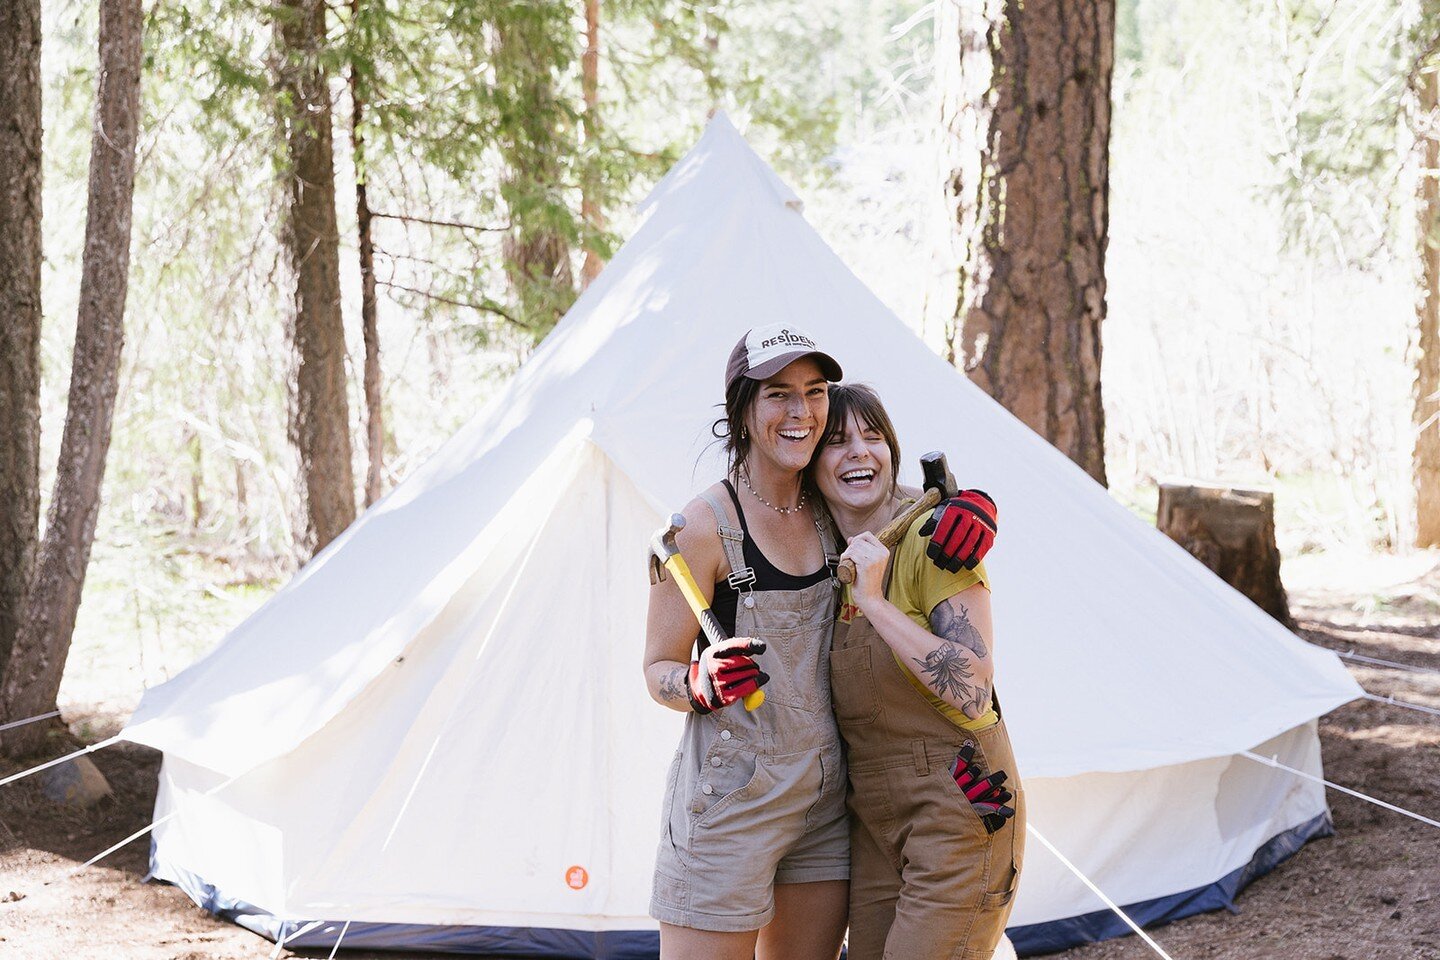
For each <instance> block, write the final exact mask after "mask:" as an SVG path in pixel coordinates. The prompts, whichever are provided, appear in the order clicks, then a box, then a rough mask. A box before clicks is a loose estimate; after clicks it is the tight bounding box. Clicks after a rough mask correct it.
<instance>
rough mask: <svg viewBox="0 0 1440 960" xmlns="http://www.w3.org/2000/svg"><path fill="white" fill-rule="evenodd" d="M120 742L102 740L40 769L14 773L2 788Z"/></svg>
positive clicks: (118, 740)
mask: <svg viewBox="0 0 1440 960" xmlns="http://www.w3.org/2000/svg"><path fill="white" fill-rule="evenodd" d="M119 742H120V738H119V737H118V736H117V737H111V738H110V739H109V740H101V741H100V742H99V743H92V744H90V746H88V747H86V748H85V749H83V750H76V751H75V752H74V753H67V754H65V756H63V757H56V758H55V759H54V760H49V761H46V762H45V763H42V764H40V765H39V766H38V767H31V768H30V769H29V770H21V771H20V772H19V773H12V774H10V776H8V777H6V778H5V779H4V780H0V787H3V786H5V784H7V783H14V782H15V781H16V780H23V779H25V778H26V777H28V776H30V775H31V774H32V773H39V772H40V771H41V770H49V769H50V768H51V767H55V766H59V765H60V764H62V763H64V762H65V761H66V760H74V759H75V758H76V757H83V756H84V755H85V754H87V753H94V752H95V751H96V750H99V749H101V748H103V747H108V746H110V744H112V743H119Z"/></svg>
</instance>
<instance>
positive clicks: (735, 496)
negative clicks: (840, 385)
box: [645, 324, 850, 960]
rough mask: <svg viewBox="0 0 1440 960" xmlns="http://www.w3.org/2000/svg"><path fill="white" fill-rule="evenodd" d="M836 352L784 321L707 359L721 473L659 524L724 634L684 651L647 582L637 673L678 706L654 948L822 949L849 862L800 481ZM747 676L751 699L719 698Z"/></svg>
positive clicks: (669, 602) (827, 956) (817, 581)
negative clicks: (719, 372) (717, 383)
mask: <svg viewBox="0 0 1440 960" xmlns="http://www.w3.org/2000/svg"><path fill="white" fill-rule="evenodd" d="M842 376H843V374H842V371H841V368H840V365H839V364H838V363H837V362H836V361H835V359H834V358H833V357H831V356H830V355H829V354H828V353H826V352H824V351H823V350H821V349H820V348H819V346H818V345H817V344H816V342H815V340H814V338H813V337H811V336H810V335H808V334H807V333H805V332H804V331H803V330H801V329H799V328H798V327H796V326H794V325H790V324H775V325H771V326H767V327H759V328H755V329H752V330H750V331H748V332H747V333H746V334H745V336H743V337H742V338H741V339H740V341H739V342H738V343H737V344H736V345H735V348H734V350H732V351H731V354H730V359H729V362H728V364H727V365H726V371H725V416H724V417H723V418H721V419H720V420H718V421H717V422H716V425H715V426H716V435H717V437H719V438H720V439H721V440H722V441H723V442H724V444H725V449H726V452H727V454H728V459H729V469H728V471H727V475H726V477H725V478H724V479H723V480H722V481H720V482H719V483H716V484H713V485H712V486H710V487H709V488H708V489H706V490H705V491H703V492H702V493H701V494H700V495H699V496H697V497H696V498H695V499H694V500H692V501H691V502H690V503H689V504H687V505H686V507H685V509H684V511H683V513H684V516H685V519H686V526H685V528H684V529H683V530H682V531H680V533H679V534H678V536H677V544H678V546H679V548H680V552H681V553H682V555H683V556H684V557H685V559H686V561H687V563H688V565H689V567H690V570H691V572H692V573H693V574H694V575H695V579H696V581H697V582H698V583H699V585H700V588H701V590H702V591H704V592H707V594H708V595H707V599H708V600H709V601H710V605H711V609H712V610H713V611H714V613H715V615H716V617H717V618H718V619H719V620H720V622H721V625H722V626H723V627H724V629H725V631H726V634H727V635H728V636H730V637H732V638H733V639H731V640H729V641H727V642H725V643H723V644H717V645H708V644H707V643H706V642H705V641H704V639H703V637H702V638H701V639H700V640H699V653H698V655H696V656H692V650H693V649H695V648H696V645H697V639H696V633H697V623H696V619H695V616H694V614H693V613H692V612H691V610H690V608H689V606H688V605H687V603H686V601H685V599H684V597H683V596H682V594H681V592H680V591H679V589H677V588H676V587H674V586H671V585H670V584H668V583H665V582H662V583H659V584H656V585H655V586H653V587H652V588H651V591H650V604H649V618H648V622H647V627H646V640H645V679H646V684H647V686H648V688H649V691H650V695H651V696H652V697H653V698H654V699H655V700H656V701H657V702H659V703H660V704H662V705H664V706H667V707H669V708H671V709H673V710H676V711H680V712H684V713H686V715H687V716H686V722H685V732H684V735H683V737H682V739H681V743H680V747H679V750H678V751H677V752H676V756H675V759H674V761H673V763H672V764H671V768H670V774H669V778H668V781H667V785H666V793H665V802H664V813H663V816H662V830H661V839H660V845H659V850H658V852H657V856H656V867H655V878H654V889H653V893H652V897H651V901H650V914H651V916H653V917H655V919H657V920H658V921H660V955H661V957H662V958H663V960H670V958H681V957H683V958H686V960H708V958H715V960H730V958H734V960H750V958H752V957H759V958H760V960H770V958H779V957H784V958H787V960H833V958H835V957H836V956H838V954H839V951H840V944H841V941H842V939H843V937H844V932H845V925H846V910H847V899H848V883H847V878H848V877H849V873H850V849H849V848H850V839H849V828H848V824H847V818H846V811H845V789H846V774H845V766H844V759H843V755H842V752H841V746H840V737H839V733H838V730H837V728H836V722H835V715H834V713H833V711H832V709H831V702H830V684H829V663H828V658H829V653H830V636H831V631H832V628H833V626H834V620H835V610H836V600H837V581H836V580H835V578H834V568H835V564H836V563H837V562H838V554H839V549H838V544H837V543H836V541H835V537H834V533H833V525H832V524H831V522H830V521H829V518H828V516H827V515H826V513H825V511H824V506H823V504H821V503H820V502H819V497H818V496H816V495H815V494H814V493H812V492H808V491H807V489H806V486H805V484H804V482H803V478H804V472H805V469H806V467H807V466H808V464H809V463H810V461H811V459H812V457H813V456H814V454H815V452H816V450H817V448H818V446H819V443H820V438H821V435H822V433H823V432H824V430H825V425H826V420H827V416H828V412H829V384H830V383H832V382H835V381H838V380H840V379H841V377H842ZM762 686H763V687H764V688H765V694H766V697H765V701H764V703H763V705H761V706H760V707H758V708H757V709H755V710H754V711H748V710H746V709H745V708H744V707H743V706H737V705H736V704H737V702H739V701H741V700H743V699H744V698H745V697H746V696H747V695H749V694H751V693H754V692H755V691H756V690H758V689H759V688H760V687H762Z"/></svg>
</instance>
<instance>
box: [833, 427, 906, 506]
mask: <svg viewBox="0 0 1440 960" xmlns="http://www.w3.org/2000/svg"><path fill="white" fill-rule="evenodd" d="M814 478H815V485H816V486H817V487H819V488H820V493H821V495H822V496H824V497H825V500H826V502H828V503H829V504H830V505H831V506H832V508H841V509H845V510H849V511H852V512H853V513H855V514H857V515H865V514H868V513H870V512H871V511H873V510H875V508H876V507H878V506H879V505H880V504H881V503H882V502H883V501H885V500H888V499H889V498H890V495H891V494H892V493H893V492H894V490H895V472H894V462H893V459H892V456H891V453H890V443H889V442H888V441H887V439H886V437H885V434H884V432H883V431H882V430H880V429H879V428H878V427H875V426H872V425H870V424H868V423H866V422H865V421H864V420H863V419H861V417H860V415H859V413H858V412H857V411H855V410H853V409H852V410H850V411H849V412H848V413H846V414H845V417H844V419H843V420H842V421H841V422H840V423H839V424H838V426H837V428H836V429H835V430H834V431H832V432H831V433H830V435H829V436H828V437H827V438H826V441H825V445H824V446H823V447H821V448H820V453H819V455H818V456H817V457H816V460H815V467H814Z"/></svg>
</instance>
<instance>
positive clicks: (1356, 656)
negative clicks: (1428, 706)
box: [1335, 647, 1440, 673]
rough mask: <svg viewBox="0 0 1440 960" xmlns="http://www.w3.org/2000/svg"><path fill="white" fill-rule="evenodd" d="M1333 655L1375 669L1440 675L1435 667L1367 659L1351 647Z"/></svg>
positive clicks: (1376, 658)
mask: <svg viewBox="0 0 1440 960" xmlns="http://www.w3.org/2000/svg"><path fill="white" fill-rule="evenodd" d="M1335 655H1336V656H1337V657H1343V658H1344V659H1346V660H1357V661H1359V662H1360V663H1368V664H1371V665H1372V666H1376V667H1389V668H1390V669H1392V670H1410V671H1412V672H1414V673H1440V669H1437V668H1435V667H1421V666H1417V665H1415V664H1413V663H1398V662H1396V661H1394V660H1381V659H1380V658H1379V657H1367V656H1365V655H1364V654H1362V653H1356V652H1355V648H1354V647H1351V648H1350V649H1349V650H1347V651H1344V652H1343V653H1342V652H1341V651H1339V650H1336V651H1335Z"/></svg>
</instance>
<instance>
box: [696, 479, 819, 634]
mask: <svg viewBox="0 0 1440 960" xmlns="http://www.w3.org/2000/svg"><path fill="white" fill-rule="evenodd" d="M725 492H726V493H728V494H730V499H731V500H732V501H734V503H735V513H736V515H737V516H739V518H740V529H741V531H743V532H744V534H745V542H744V543H742V544H741V545H740V549H741V551H742V553H741V555H742V556H743V557H744V558H745V565H746V566H747V567H749V568H750V569H751V570H754V571H755V582H754V583H752V584H749V585H747V586H742V587H740V589H739V590H737V589H736V588H735V587H732V586H730V584H729V582H728V581H726V580H721V581H720V582H718V583H716V584H715V596H714V599H712V600H711V601H710V609H711V611H713V612H714V614H715V619H717V620H719V621H720V626H722V627H724V628H725V633H726V634H728V635H729V636H732V637H733V636H734V635H735V608H736V606H737V605H738V604H739V602H740V593H741V591H745V592H749V591H750V590H752V589H753V590H757V591H759V590H803V589H804V588H806V587H812V586H814V585H815V584H817V583H819V582H820V581H821V580H824V579H825V578H826V577H828V576H830V567H829V566H828V565H827V564H825V563H823V562H822V563H821V564H820V569H819V570H816V571H815V572H814V573H807V574H803V575H801V576H796V575H795V574H793V573H786V572H785V571H784V570H781V569H780V568H779V567H777V566H775V564H773V563H771V562H770V561H769V560H768V559H767V558H766V556H765V554H763V553H761V552H760V547H759V546H758V545H757V544H756V543H755V538H754V537H752V536H750V527H749V525H748V524H746V523H745V511H744V510H743V509H741V507H740V497H739V496H738V495H737V494H736V493H735V487H734V486H733V485H732V484H731V483H730V481H729V480H726V481H725ZM720 522H721V523H724V522H725V520H724V518H723V517H722V518H720ZM732 572H733V571H732Z"/></svg>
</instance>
